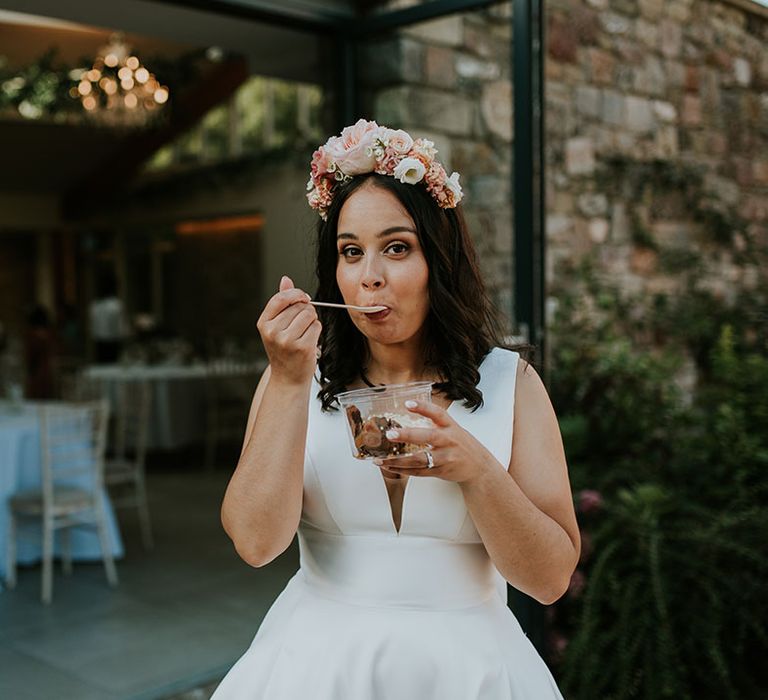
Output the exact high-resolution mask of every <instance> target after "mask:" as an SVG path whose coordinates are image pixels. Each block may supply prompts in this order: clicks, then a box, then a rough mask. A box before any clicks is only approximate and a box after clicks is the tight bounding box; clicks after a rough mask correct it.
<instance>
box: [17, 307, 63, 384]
mask: <svg viewBox="0 0 768 700" xmlns="http://www.w3.org/2000/svg"><path fill="white" fill-rule="evenodd" d="M55 354H56V340H55V337H54V332H53V329H52V328H51V317H50V314H49V313H48V310H47V309H46V308H45V307H44V306H42V305H41V304H37V305H36V306H34V307H33V308H32V310H31V311H30V312H29V315H28V316H27V328H26V332H25V334H24V366H25V369H26V374H25V381H24V384H25V387H24V388H25V395H26V397H27V398H28V399H51V398H53V396H54V386H55V384H54V372H53V364H54V356H55Z"/></svg>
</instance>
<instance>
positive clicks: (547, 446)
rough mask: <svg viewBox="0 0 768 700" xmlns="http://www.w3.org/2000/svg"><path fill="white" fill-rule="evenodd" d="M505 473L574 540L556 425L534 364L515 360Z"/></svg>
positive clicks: (565, 467) (574, 527) (575, 531)
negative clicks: (514, 381)
mask: <svg viewBox="0 0 768 700" xmlns="http://www.w3.org/2000/svg"><path fill="white" fill-rule="evenodd" d="M509 473H510V475H511V476H512V477H513V478H514V479H515V481H517V483H518V485H519V486H520V488H521V489H522V490H523V492H524V493H525V494H526V495H527V496H528V498H529V499H530V500H531V501H532V502H533V503H534V504H535V505H536V506H537V507H538V508H539V509H540V510H542V511H543V512H544V513H546V514H547V515H549V516H550V517H551V518H553V519H554V520H556V521H557V522H558V523H560V525H562V526H563V528H564V529H565V530H566V532H568V534H569V535H570V536H571V539H572V540H573V541H574V542H577V541H578V526H577V525H576V518H575V515H574V512H573V500H572V497H571V487H570V482H569V479H568V465H567V463H566V457H565V450H564V448H563V440H562V436H561V434H560V426H559V424H558V421H557V416H556V415H555V409H554V407H553V406H552V402H551V400H550V398H549V394H548V392H547V388H546V387H545V386H544V382H543V381H542V379H541V377H540V376H539V373H538V372H537V371H536V368H535V367H534V366H533V365H532V364H530V363H529V362H526V361H525V360H523V359H522V358H520V360H519V361H518V364H517V377H516V383H515V410H514V421H513V427H512V457H511V459H510V464H509Z"/></svg>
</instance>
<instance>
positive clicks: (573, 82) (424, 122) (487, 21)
mask: <svg viewBox="0 0 768 700" xmlns="http://www.w3.org/2000/svg"><path fill="white" fill-rule="evenodd" d="M403 4H411V3H408V2H406V3H403V2H399V3H397V6H402V5H403ZM546 7H547V18H546V19H547V40H546V45H547V56H546V144H547V150H546V159H547V212H548V216H547V241H548V255H547V275H548V284H549V290H550V294H551V295H553V296H556V295H557V293H558V292H557V288H558V285H559V284H560V283H562V282H563V281H564V280H566V279H567V277H568V270H569V269H570V268H572V266H573V265H572V263H573V262H574V261H576V260H578V259H579V258H581V257H582V256H584V255H586V254H591V255H594V256H595V257H596V258H597V260H598V264H599V267H600V269H601V270H602V272H603V273H604V274H605V275H606V276H607V277H609V278H611V279H612V280H614V281H615V282H616V283H617V284H618V285H619V286H620V287H621V288H622V289H624V290H626V291H627V292H628V293H657V292H660V293H667V292H669V293H674V292H675V291H676V290H677V289H678V288H679V286H680V285H681V284H682V283H683V276H681V275H680V274H679V266H678V267H676V266H675V265H669V264H667V263H668V261H669V259H670V258H671V259H674V260H677V261H678V262H679V260H680V259H681V257H682V256H683V253H686V252H687V253H690V254H692V255H693V256H694V257H697V258H699V259H700V260H701V262H702V263H703V264H705V265H706V266H707V268H708V274H707V283H708V284H709V285H710V287H711V288H712V289H713V291H715V292H716V293H717V294H719V295H722V296H724V297H728V298H731V297H733V296H734V295H735V292H736V290H737V288H754V287H756V286H757V285H759V284H761V283H763V284H764V283H765V281H766V280H765V276H766V274H768V272H767V271H766V265H765V259H766V258H765V252H766V248H768V49H766V47H767V46H768V12H766V11H765V10H764V9H763V8H760V7H759V6H758V5H756V4H755V5H753V9H754V11H749V10H748V9H745V8H749V7H750V4H749V3H745V2H741V3H735V2H727V1H726V0H638V1H635V0H548V2H547V3H546ZM510 15H511V3H505V4H502V5H499V6H496V7H495V8H493V9H491V10H486V11H478V12H472V13H468V14H465V15H455V16H452V17H450V18H445V19H441V20H438V21H433V22H429V23H425V24H423V25H420V26H417V27H415V28H411V29H409V30H407V31H405V32H402V33H401V34H400V35H399V36H398V37H396V38H392V39H388V40H386V41H380V42H377V43H376V44H373V45H367V46H366V47H365V48H364V49H363V55H362V61H361V64H362V78H363V80H364V82H365V84H366V86H367V91H366V92H365V95H364V97H365V100H364V104H365V107H366V110H365V112H364V114H365V116H369V117H373V118H375V119H377V120H379V121H380V122H382V123H385V124H387V125H389V126H393V127H403V128H406V129H408V130H410V131H412V132H414V133H416V134H418V135H424V134H426V135H428V136H432V137H433V138H434V140H435V142H436V144H437V146H438V148H439V149H440V151H441V154H442V156H443V157H444V158H445V160H446V161H447V165H448V167H449V168H452V169H455V170H458V171H459V172H460V173H461V175H462V182H463V184H464V187H465V191H466V193H467V198H466V200H465V203H466V205H465V209H466V213H467V217H468V219H469V222H470V225H471V228H472V231H473V233H474V235H475V239H476V241H477V245H478V248H479V250H480V254H481V257H482V263H483V267H484V272H485V274H486V277H487V279H488V280H489V283H490V286H491V289H492V291H493V293H494V296H495V298H496V300H497V302H498V303H499V305H500V307H501V308H502V309H503V310H504V311H509V310H510V309H511V308H512V296H511V289H512V283H513V279H512V273H513V270H512V243H513V235H512V208H511V192H510V188H511V161H512V154H511V149H512V138H513V134H512V113H511V110H512V107H511V99H512V95H511V91H512V88H511V83H510V69H511V45H510V44H511V27H510ZM551 307H552V305H550V308H551Z"/></svg>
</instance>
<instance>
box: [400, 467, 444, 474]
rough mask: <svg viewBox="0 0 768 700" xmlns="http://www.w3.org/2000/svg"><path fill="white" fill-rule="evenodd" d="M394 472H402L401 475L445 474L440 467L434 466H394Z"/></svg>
mask: <svg viewBox="0 0 768 700" xmlns="http://www.w3.org/2000/svg"><path fill="white" fill-rule="evenodd" d="M392 473H393V474H400V476H442V474H443V472H441V471H440V468H439V467H432V469H427V468H426V467H392Z"/></svg>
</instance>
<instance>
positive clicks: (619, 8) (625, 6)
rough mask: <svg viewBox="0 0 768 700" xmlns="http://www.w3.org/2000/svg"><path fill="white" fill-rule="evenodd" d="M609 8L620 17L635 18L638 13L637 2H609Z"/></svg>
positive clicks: (621, 0)
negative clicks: (620, 15)
mask: <svg viewBox="0 0 768 700" xmlns="http://www.w3.org/2000/svg"><path fill="white" fill-rule="evenodd" d="M611 7H612V8H613V9H614V10H616V12H619V13H620V14H622V15H627V16H628V17H635V16H637V13H638V12H639V10H638V7H637V0H611Z"/></svg>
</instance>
